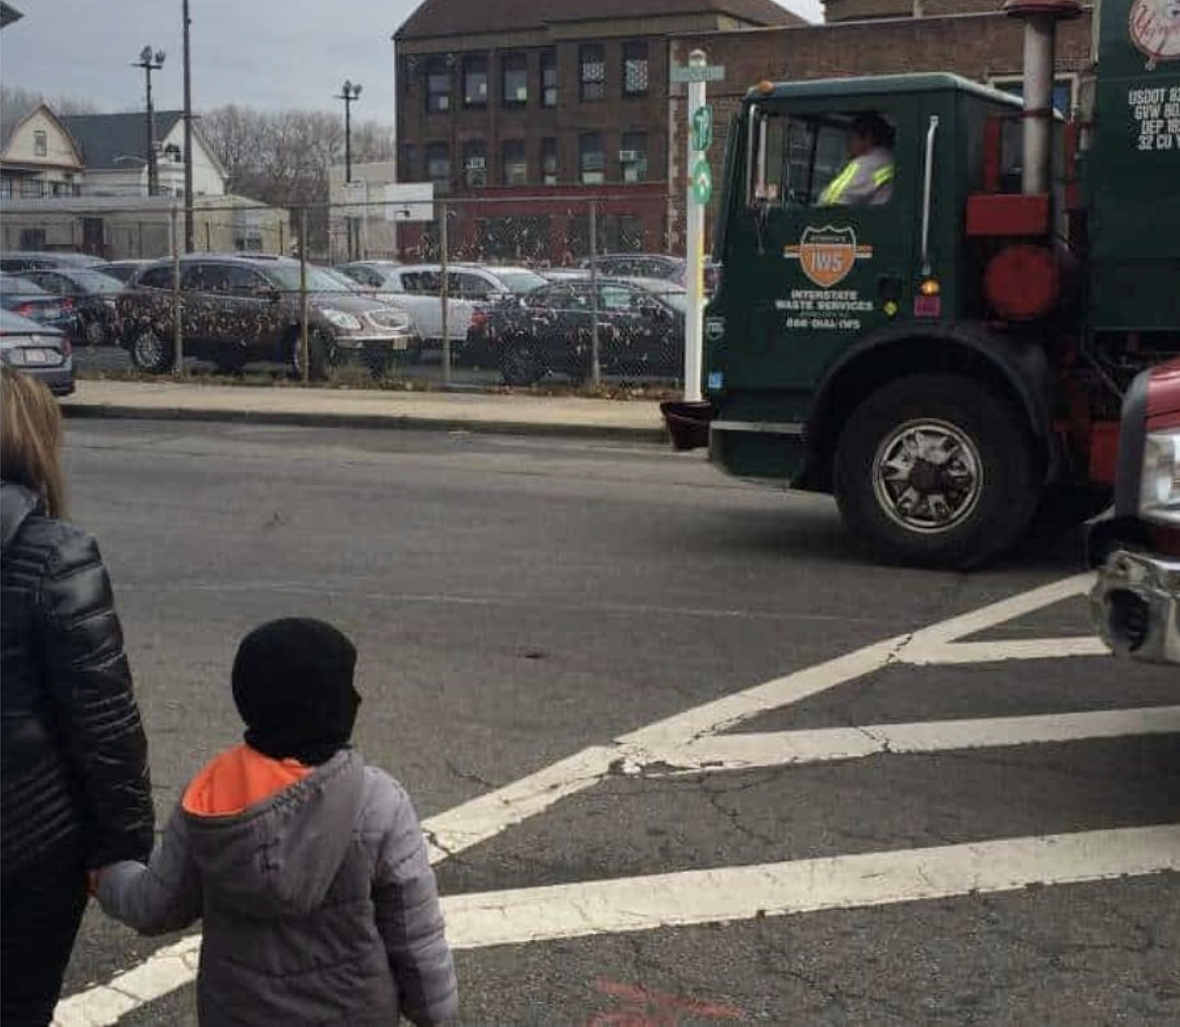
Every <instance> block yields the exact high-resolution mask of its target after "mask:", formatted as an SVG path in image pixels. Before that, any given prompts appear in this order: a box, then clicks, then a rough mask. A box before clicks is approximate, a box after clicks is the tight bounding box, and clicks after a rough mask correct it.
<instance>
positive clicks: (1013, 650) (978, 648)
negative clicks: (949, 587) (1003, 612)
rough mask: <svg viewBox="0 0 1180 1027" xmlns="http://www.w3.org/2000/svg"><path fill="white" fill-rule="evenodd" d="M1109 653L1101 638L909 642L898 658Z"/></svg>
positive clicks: (919, 662) (943, 660)
mask: <svg viewBox="0 0 1180 1027" xmlns="http://www.w3.org/2000/svg"><path fill="white" fill-rule="evenodd" d="M1109 655H1110V650H1109V649H1107V648H1106V646H1105V645H1103V644H1102V642H1101V641H1100V640H1099V639H1098V638H1096V637H1079V638H1027V639H1020V640H1015V641H1003V642H953V643H949V644H946V645H910V646H907V647H906V648H905V650H904V651H903V652H901V653H899V654H898V657H897V658H898V662H900V663H908V664H910V665H912V666H915V667H929V666H944V665H949V664H954V663H1000V662H1002V661H1004V660H1057V659H1063V658H1066V657H1073V656H1109Z"/></svg>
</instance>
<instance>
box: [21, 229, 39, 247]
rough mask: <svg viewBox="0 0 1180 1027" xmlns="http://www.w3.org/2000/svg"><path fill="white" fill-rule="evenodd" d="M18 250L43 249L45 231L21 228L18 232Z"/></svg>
mask: <svg viewBox="0 0 1180 1027" xmlns="http://www.w3.org/2000/svg"><path fill="white" fill-rule="evenodd" d="M20 248H21V249H22V250H43V249H45V229H44V228H22V229H21V230H20Z"/></svg>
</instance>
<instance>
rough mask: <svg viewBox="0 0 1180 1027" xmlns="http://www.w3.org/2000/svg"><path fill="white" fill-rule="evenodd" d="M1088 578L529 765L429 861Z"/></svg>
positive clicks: (434, 824)
mask: <svg viewBox="0 0 1180 1027" xmlns="http://www.w3.org/2000/svg"><path fill="white" fill-rule="evenodd" d="M1092 578H1093V576H1092V575H1078V576H1077V577H1074V578H1067V579H1065V580H1064V581H1059V582H1055V583H1053V584H1051V585H1046V586H1044V587H1042V588H1037V589H1034V590H1032V591H1031V592H1026V593H1023V594H1021V595H1018V596H1013V597H1011V598H1009V599H1004V600H1001V601H1000V602H997V603H993V604H991V605H990V606H986V607H984V608H982V609H980V610H976V611H974V612H972V613H968V614H964V615H962V616H959V617H954V618H951V619H950V620H948V621H944V622H942V623H940V624H935V625H931V626H930V627H928V628H925V629H923V630H922V631H919V632H916V633H915V634H914V635H912V636H911V635H898V636H896V637H894V638H890V639H886V640H885V641H883V642H876V643H874V644H872V645H868V646H865V647H864V648H862V649H858V650H856V651H855V652H852V653H848V654H846V655H844V656H839V657H837V658H836V659H833V660H829V661H827V662H826V663H821V664H819V665H818V666H815V667H808V668H805V669H804V670H800V671H797V672H795V673H793V674H788V675H786V676H784V677H780V678H775V679H774V680H772V681H768V682H765V683H764V684H760V685H756V686H754V687H753V688H749V689H746V690H745V691H742V692H737V693H734V694H732V695H728V696H724V697H723V698H720V699H717V700H714V701H712V702H707V703H704V704H702V705H700V706H696V707H694V708H692V709H690V710H687V711H685V712H683V713H679V714H675V715H674V716H671V717H668V718H666V719H664V720H661V721H657V722H656V723H654V724H650V725H648V726H647V727H644V728H641V729H640V730H638V731H634V732H632V733H630V734H627V735H623V736H621V737H620V738H618V739H617V740H616V741H615V742H614V743H613V744H608V745H604V746H592V747H590V748H587V749H583V750H582V751H581V752H578V753H575V754H574V755H572V756H569V757H567V758H566V759H563V760H560V761H558V762H557V763H554V764H552V765H551V766H549V767H546V768H545V769H543V770H540V771H538V772H537V773H535V774H532V775H530V776H528V777H526V778H522V779H521V780H519V781H516V782H513V783H512V784H509V785H506V786H505V787H503V788H499V789H496V790H495V791H493V792H489V793H488V794H486V795H482V796H479V797H478V798H476V799H473V800H471V801H470V802H466V803H463V804H462V805H460V806H457V807H455V808H454V809H451V810H448V811H447V812H445V813H441V814H439V815H438V816H436V817H431V818H429V819H428V820H426V821H424V822H423V825H422V826H423V829H424V830H425V831H426V832H427V836H428V840H429V842H430V858H431V862H432V863H438V862H440V861H442V860H444V859H446V857H447V856H448V855H454V854H456V853H459V852H462V851H463V850H464V849H468V848H470V847H472V846H473V845H477V844H479V843H480V842H483V841H486V840H488V839H489V838H493V837H495V836H496V835H497V834H499V833H500V832H501V831H504V830H507V829H508V828H509V827H512V826H514V825H516V824H519V823H521V822H523V821H524V820H526V819H527V818H529V817H533V816H536V815H538V814H540V813H543V812H544V811H545V810H546V809H548V808H549V807H551V806H552V805H553V804H554V803H556V802H559V801H560V800H561V799H563V798H567V797H569V796H571V795H575V794H577V793H578V792H581V791H584V790H586V789H588V788H591V787H593V786H594V785H596V784H598V782H600V781H601V780H602V779H603V778H604V777H605V776H606V775H607V773H609V771H610V767H611V764H612V763H614V762H615V761H616V760H619V761H622V760H623V758H624V757H625V756H627V755H629V754H631V753H635V752H638V753H640V754H643V753H647V752H655V751H665V752H671V753H676V752H679V751H681V750H683V749H684V748H685V747H686V746H691V745H692V744H693V743H695V742H696V741H698V740H701V739H705V738H706V737H707V736H710V735H714V734H716V733H718V732H720V731H724V730H725V729H727V728H730V727H734V726H736V725H738V724H740V723H741V722H742V721H744V720H748V719H750V718H751V717H755V716H757V715H759V714H762V713H767V712H769V711H771V710H775V709H779V708H781V707H784V706H788V705H790V704H792V703H796V702H799V701H801V700H803V699H807V698H810V697H811V696H814V695H818V694H820V693H821V692H824V691H827V690H828V689H831V688H835V687H836V686H838V685H842V684H844V683H846V682H848V681H852V680H855V679H856V678H859V677H863V676H864V675H866V674H871V673H873V672H875V671H878V670H880V669H881V668H883V667H885V666H888V665H889V664H891V663H904V662H905V659H906V654H907V652H908V651H909V650H910V648H911V647H913V648H914V650H915V652H934V651H935V650H937V649H938V648H939V647H944V648H946V647H949V646H950V643H953V642H955V640H956V639H958V638H962V637H965V636H967V635H969V634H974V633H977V632H980V631H985V630H987V629H988V628H991V627H994V626H996V625H997V624H1001V623H1003V622H1004V621H1006V620H1010V619H1012V618H1015V617H1020V616H1023V615H1025V614H1026V613H1030V612H1032V611H1034V610H1038V609H1040V608H1041V607H1043V606H1049V605H1052V604H1053V603H1056V602H1060V601H1061V600H1063V599H1069V598H1071V597H1073V596H1075V595H1080V594H1082V593H1083V592H1085V591H1087V590H1088V588H1089V586H1090V583H1091V581H1092ZM464 601H467V602H481V601H482V600H464ZM1004 644H1006V643H1004ZM179 945H181V946H184V945H188V946H191V948H192V949H193V950H194V951H195V950H196V949H197V948H198V947H199V946H200V935H199V934H197V935H191V936H190V937H188V938H186V939H185V940H184V941H183V942H181V943H179ZM172 948H174V947H170V948H169V949H161V950H160V951H159V952H157V953H156V954H154V955H153V956H151V957H150V958H149V959H148V960H147V961H146V962H145V963H144V964H143V965H142V966H140V967H137V968H136V969H135V970H131V971H128V973H127V974H122V975H120V976H118V977H116V978H115V979H114V980H113V981H112V982H111V984H109V985H96V986H94V987H92V988H88V989H87V990H85V991H82V992H79V993H77V994H76V995H73V996H71V997H70V998H68V999H66V1000H64V1001H63V1002H62V1003H61V1004H60V1005H59V1007H58V1008H59V1010H60V1009H64V1010H65V1013H64V1015H66V1016H69V1017H73V1019H71V1020H69V1021H68V1022H69V1024H70V1025H71V1027H72V1025H73V1024H113V1023H116V1022H117V1021H118V1017H119V1016H121V1015H122V1013H114V1014H112V1013H111V1012H110V1010H114V1009H116V1008H121V1009H122V1012H123V1013H125V1012H128V1011H130V1009H133V1008H136V1007H137V1006H138V1005H142V1004H144V1003H145V1002H148V1001H153V1000H154V999H155V998H159V997H162V995H163V994H166V993H167V992H166V991H164V992H160V993H159V994H155V993H153V994H152V998H147V999H143V1000H139V999H134V1000H132V999H131V998H130V992H129V991H127V989H125V988H123V986H122V985H121V984H120V986H119V987H118V988H117V989H116V988H115V987H114V985H115V983H116V982H122V981H123V980H124V979H125V978H127V977H128V976H129V975H132V974H135V975H139V976H137V977H134V978H132V981H133V983H134V982H138V981H141V980H143V981H149V980H156V977H155V968H156V966H157V964H158V962H160V963H162V964H163V965H165V966H174V965H175V963H176V962H177V961H176V960H175V959H174V958H173V957H174V953H173V951H172ZM181 962H183V960H181ZM195 976H196V969H195V964H194V965H193V966H192V967H190V968H189V969H188V970H186V971H185V972H184V973H180V972H179V971H176V972H174V971H172V970H165V971H164V973H163V974H162V976H161V978H160V980H161V981H169V982H172V983H171V986H170V988H169V989H168V990H172V989H174V988H179V987H181V986H183V985H185V984H188V983H189V982H191V981H192V980H193V978H194V977H195ZM135 986H137V987H138V986H139V985H135ZM128 1001H131V1005H130V1006H128V1005H126V1003H127V1002H128ZM111 1015H114V1019H111V1018H110V1017H111ZM65 1022H66V1021H63V1023H65Z"/></svg>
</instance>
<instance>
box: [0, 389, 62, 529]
mask: <svg viewBox="0 0 1180 1027" xmlns="http://www.w3.org/2000/svg"><path fill="white" fill-rule="evenodd" d="M62 434H63V431H62V420H61V410H60V409H59V408H58V405H57V400H55V399H54V398H53V396H52V395H51V394H50V392H49V390H48V389H47V388H45V386H44V385H42V384H41V383H40V382H37V381H33V380H32V379H31V378H28V377H26V376H25V375H23V374H17V373H16V372H15V371H13V370H12V369H11V368H8V367H4V368H0V478H3V479H4V480H5V481H7V482H12V483H14V484H17V485H23V486H24V487H25V488H27V489H29V490H30V491H32V492H35V493H37V495H39V496H40V497H41V498H42V499H43V500H44V501H45V506H46V510H47V512H48V513H49V516H50V517H63V516H65V505H66V504H65V499H66V497H65V478H64V476H63V474H62V466H61V443H62Z"/></svg>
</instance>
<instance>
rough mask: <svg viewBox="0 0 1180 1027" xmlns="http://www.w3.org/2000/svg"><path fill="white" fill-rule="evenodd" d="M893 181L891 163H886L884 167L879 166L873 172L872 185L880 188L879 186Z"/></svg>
mask: <svg viewBox="0 0 1180 1027" xmlns="http://www.w3.org/2000/svg"><path fill="white" fill-rule="evenodd" d="M892 181H893V165H892V164H886V165H885V167H883V168H879V169H878V170H877V171H874V172H873V185H875V186H877V187H878V188H880V187H881V186H883V185H885V184H887V183H889V182H892Z"/></svg>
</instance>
